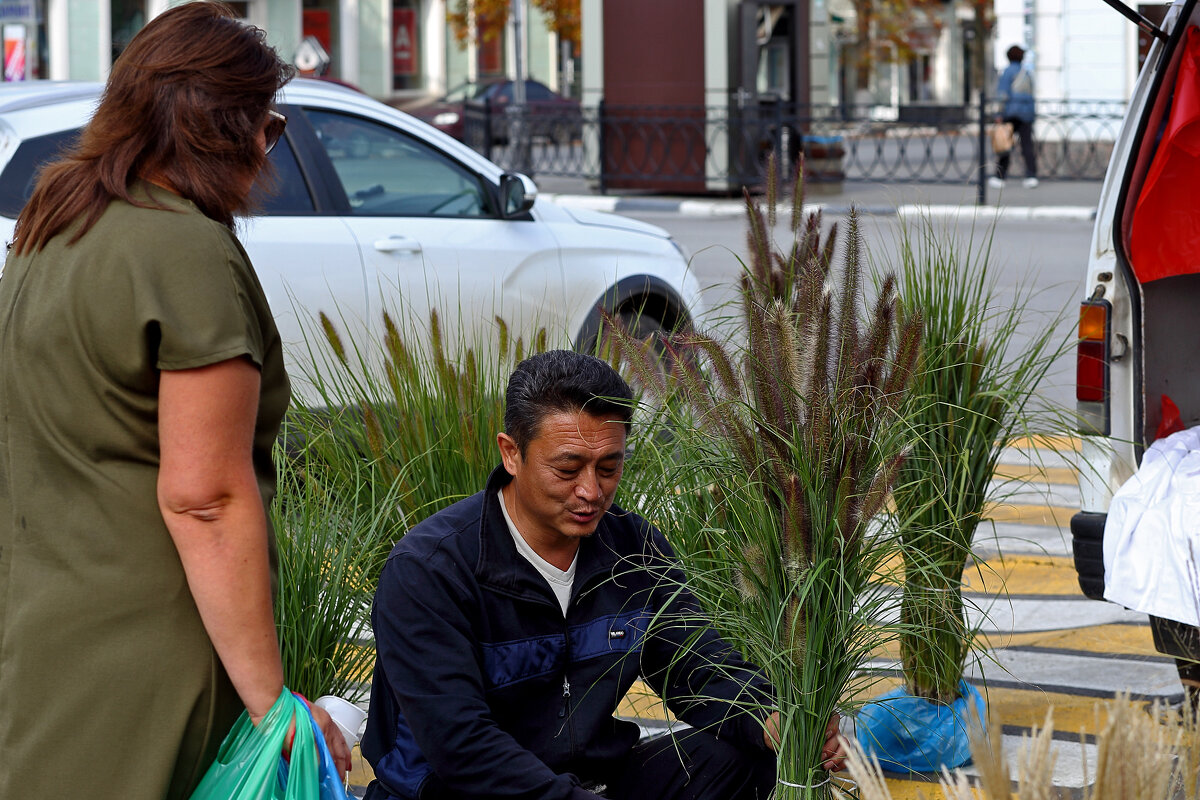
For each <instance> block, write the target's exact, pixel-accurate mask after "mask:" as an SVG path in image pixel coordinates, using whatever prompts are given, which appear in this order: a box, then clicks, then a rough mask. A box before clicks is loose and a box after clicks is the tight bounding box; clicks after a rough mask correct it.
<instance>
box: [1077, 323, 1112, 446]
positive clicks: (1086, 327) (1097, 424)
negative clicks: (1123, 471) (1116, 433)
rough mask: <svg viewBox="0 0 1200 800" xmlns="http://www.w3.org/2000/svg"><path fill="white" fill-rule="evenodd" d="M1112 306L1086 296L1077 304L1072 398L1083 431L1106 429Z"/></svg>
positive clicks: (1106, 430)
mask: <svg viewBox="0 0 1200 800" xmlns="http://www.w3.org/2000/svg"><path fill="white" fill-rule="evenodd" d="M1111 312H1112V306H1111V305H1110V304H1109V302H1108V301H1107V300H1085V301H1084V302H1083V303H1081V304H1080V306H1079V343H1078V345H1077V348H1076V352H1075V399H1076V401H1077V402H1078V406H1079V417H1080V426H1081V428H1082V430H1083V431H1084V432H1085V433H1100V434H1105V435H1107V433H1108V392H1109V375H1108V367H1109V353H1110V351H1109V343H1110V342H1111V340H1112V337H1111V333H1112V328H1111V316H1112V313H1111Z"/></svg>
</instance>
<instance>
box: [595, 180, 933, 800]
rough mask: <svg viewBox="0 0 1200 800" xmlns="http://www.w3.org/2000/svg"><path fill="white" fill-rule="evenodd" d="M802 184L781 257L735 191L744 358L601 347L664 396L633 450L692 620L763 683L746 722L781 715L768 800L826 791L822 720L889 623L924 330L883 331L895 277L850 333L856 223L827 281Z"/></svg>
mask: <svg viewBox="0 0 1200 800" xmlns="http://www.w3.org/2000/svg"><path fill="white" fill-rule="evenodd" d="M768 174H774V170H773V169H772V170H770V171H769V173H768ZM802 188H803V187H802V184H801V183H800V180H799V176H798V179H797V184H796V191H795V194H794V199H793V207H792V221H791V230H792V233H793V238H794V241H793V242H792V244H791V246H790V247H788V248H787V249H785V250H782V251H779V250H776V249H775V248H774V246H773V242H772V241H771V239H770V236H771V234H770V231H771V230H772V229H773V228H774V225H775V203H776V188H775V185H774V183H773V182H772V183H771V184H770V185H769V186H768V191H767V196H766V210H765V211H764V209H763V208H762V207H761V206H760V205H759V204H757V203H755V202H753V201H751V200H750V198H749V197H748V196H747V207H748V214H749V220H750V252H751V261H750V263H749V265H748V266H747V269H746V271H745V274H744V276H743V278H742V282H741V292H740V301H741V309H742V312H743V318H744V320H745V324H746V331H747V337H746V342H745V344H744V345H742V346H739V347H734V346H732V345H729V344H724V343H722V342H719V341H718V340H716V339H715V338H713V337H711V336H706V335H704V334H702V333H690V334H686V333H685V334H682V335H677V336H674V337H672V338H671V339H670V341H669V342H668V345H667V348H668V350H669V355H670V359H671V364H672V369H673V373H672V376H671V380H670V381H665V380H663V377H662V374H661V372H660V370H659V364H658V363H657V362H655V361H654V360H653V358H652V351H651V350H648V349H645V348H641V347H638V346H637V345H638V342H637V341H636V340H635V339H633V338H632V337H629V336H625V335H622V333H621V332H620V330H619V329H618V326H616V325H615V324H614V326H613V327H614V332H613V334H612V335H613V336H614V337H615V338H616V340H617V341H618V343H619V344H621V346H622V347H623V349H624V352H625V354H626V357H627V358H628V360H629V361H630V362H631V366H632V370H633V372H634V374H636V375H638V376H639V380H640V381H641V383H642V384H643V385H644V386H646V387H647V388H648V389H650V390H651V391H652V392H653V393H655V394H656V395H658V397H659V398H660V399H666V400H668V401H669V402H666V403H661V404H660V405H659V406H658V408H659V409H660V410H661V411H662V412H663V414H664V416H666V417H669V421H668V424H669V425H670V427H671V432H672V436H671V437H670V438H669V439H668V440H666V444H665V445H664V446H663V448H662V449H661V451H659V452H660V454H661V456H662V457H661V458H660V459H658V461H657V462H656V463H657V472H656V471H655V468H654V467H653V466H652V465H650V464H648V463H647V462H650V461H651V460H652V459H651V454H652V453H653V452H655V451H654V450H653V448H652V447H650V446H649V443H653V442H655V441H658V440H655V439H654V438H653V437H642V439H641V442H642V448H643V451H642V452H637V453H635V454H634V462H635V463H637V462H640V468H641V470H642V475H641V483H642V485H643V486H645V487H646V489H647V491H646V493H645V494H644V495H643V498H644V500H643V502H644V507H645V509H646V511H647V516H649V517H650V518H651V519H652V520H653V521H655V522H656V523H657V524H659V525H661V526H662V528H663V530H664V532H665V533H666V535H667V537H668V539H669V540H671V541H672V544H673V545H674V546H675V547H676V548H677V550H678V556H679V559H680V562H681V565H682V571H683V573H684V575H685V578H686V584H687V587H688V589H689V590H690V591H691V592H692V593H693V594H694V595H695V596H696V597H697V598H698V600H699V605H700V606H701V609H702V612H703V617H704V619H705V620H711V622H712V624H713V625H714V626H715V627H716V629H717V630H718V631H719V632H720V633H721V634H722V635H723V636H724V637H725V638H726V639H727V641H729V642H730V643H731V644H732V645H733V646H735V647H736V648H737V649H738V650H739V651H740V652H741V653H742V654H743V655H744V656H745V657H746V658H747V659H748V660H750V661H752V662H754V663H755V664H757V665H759V666H760V667H761V669H762V671H763V673H764V674H765V676H766V677H767V678H768V680H769V681H770V683H771V685H772V687H773V690H774V697H773V698H772V699H771V702H770V708H765V709H760V714H761V715H762V716H765V714H766V711H768V710H772V709H777V710H778V711H779V712H780V716H781V725H780V737H779V747H778V750H779V759H778V779H779V784H778V788H777V793H776V796H777V797H780V798H784V797H786V798H806V799H810V798H827V797H830V796H831V794H830V792H831V786H832V784H831V782H830V777H829V776H828V775H827V774H826V773H825V771H824V769H823V768H822V766H821V758H820V753H821V748H822V745H823V743H824V739H825V727H826V723H827V722H828V720H829V719H830V716H831V715H832V714H833V713H834V712H835V711H837V710H838V708H839V707H840V705H841V704H842V703H843V702H844V701H845V699H846V697H847V695H848V690H849V688H850V685H851V683H852V681H853V680H854V679H855V676H856V675H858V674H860V673H859V670H860V668H861V667H862V666H863V665H864V664H865V663H866V661H868V660H869V659H870V658H871V656H872V654H873V653H874V652H875V651H876V650H877V649H878V647H879V646H880V645H881V644H883V643H884V642H886V641H887V639H888V638H889V637H891V636H894V635H895V633H896V627H895V626H894V625H887V624H885V623H883V622H881V621H880V620H883V619H888V618H894V615H889V613H887V609H886V608H885V606H886V605H887V604H888V603H892V602H894V597H895V595H894V593H893V592H889V591H888V590H887V588H886V587H884V586H882V585H881V582H880V581H879V577H880V575H881V574H883V573H884V572H886V569H887V565H888V564H890V563H893V561H894V556H895V555H896V552H897V548H898V546H899V541H898V539H897V538H896V537H895V536H894V535H890V534H889V533H888V532H887V530H886V529H885V528H884V527H883V526H881V525H873V524H872V523H873V521H874V520H875V519H876V515H877V513H878V512H879V511H880V510H881V509H882V508H883V506H884V502H885V500H886V498H887V496H888V492H889V490H890V488H891V486H892V483H893V481H894V480H895V478H896V475H897V474H898V472H899V470H900V468H901V465H902V463H903V461H904V451H905V447H906V444H907V439H906V426H905V425H904V424H903V420H902V418H901V415H900V409H901V408H902V407H903V405H904V403H905V398H906V395H907V392H908V387H909V384H910V382H911V378H912V371H913V368H914V367H915V364H916V358H917V352H918V348H919V343H920V335H921V324H920V321H919V319H917V318H916V317H909V318H908V319H907V320H906V321H905V322H904V323H903V324H899V323H898V322H897V308H896V303H897V298H896V292H895V286H894V284H893V283H892V281H891V280H885V281H884V283H883V285H882V286H881V287H880V289H879V292H878V296H877V298H876V300H875V301H874V304H873V306H872V308H871V310H870V313H868V314H865V320H864V318H863V317H864V311H863V309H862V305H861V304H862V298H861V292H862V286H861V270H860V244H859V240H858V231H857V218H856V217H855V216H854V215H851V218H850V220H849V231H848V236H847V237H846V251H845V257H844V259H843V264H842V269H841V271H840V274H839V273H838V270H836V269H835V268H833V266H832V264H833V256H834V244H835V241H836V230H834V231H831V232H830V234H829V236H828V239H827V240H825V241H824V242H822V236H821V218H820V215H819V213H818V214H806V213H805V212H804V211H803V205H802V203H803V193H802ZM631 466H632V465H631ZM650 476H654V477H653V478H651V477H650ZM663 487H670V488H669V489H668V490H666V491H664V489H663Z"/></svg>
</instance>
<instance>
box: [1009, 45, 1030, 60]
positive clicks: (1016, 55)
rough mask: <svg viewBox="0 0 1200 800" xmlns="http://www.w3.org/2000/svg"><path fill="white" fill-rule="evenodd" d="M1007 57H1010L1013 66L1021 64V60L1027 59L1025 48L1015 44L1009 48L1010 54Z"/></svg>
mask: <svg viewBox="0 0 1200 800" xmlns="http://www.w3.org/2000/svg"><path fill="white" fill-rule="evenodd" d="M1005 55H1007V56H1008V60H1009V61H1010V62H1012V63H1013V64H1019V63H1021V59H1023V58H1024V57H1025V48H1023V47H1021V45H1019V44H1014V45H1013V46H1012V47H1010V48H1008V52H1007V53H1006V54H1005Z"/></svg>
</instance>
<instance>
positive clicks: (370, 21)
mask: <svg viewBox="0 0 1200 800" xmlns="http://www.w3.org/2000/svg"><path fill="white" fill-rule="evenodd" d="M185 1H186V0H0V32H2V33H3V36H4V46H5V50H4V53H5V74H4V79H5V80H29V79H36V78H50V79H53V80H104V79H105V78H106V77H107V75H108V72H109V69H110V68H111V66H112V62H113V59H114V58H115V57H116V56H117V55H118V54H120V52H121V50H122V49H123V48H124V46H125V45H126V44H127V43H128V42H129V40H130V38H131V37H132V36H133V35H134V34H135V33H137V31H138V30H139V29H140V28H141V27H142V25H144V24H145V23H146V20H149V19H152V18H153V17H154V16H156V15H157V14H160V13H162V12H163V11H164V10H166V9H167V8H169V7H171V6H173V5H178V4H179V3H180V2H185ZM446 3H447V0H235V1H234V2H230V3H229V5H231V6H232V7H233V8H234V10H235V11H236V12H237V13H238V14H239V15H240V16H241V17H243V18H244V19H245V20H246V21H248V22H250V23H252V24H254V25H257V26H259V27H261V28H263V29H264V30H265V31H266V32H267V37H268V39H269V41H270V42H271V44H272V45H274V46H275V47H276V48H277V49H278V50H279V52H280V54H281V55H283V56H284V57H285V58H287V59H291V58H292V57H293V56H294V54H295V53H296V52H297V48H299V47H300V44H301V42H302V41H303V40H304V39H305V37H313V38H314V39H315V40H316V41H317V42H319V43H320V45H321V49H323V50H324V51H325V52H326V53H327V54H328V56H329V66H328V71H327V73H326V74H328V75H329V76H330V77H333V78H337V79H339V80H343V81H346V82H348V83H352V84H354V85H356V86H358V87H360V88H361V89H362V90H363V91H364V92H366V93H367V94H370V95H372V96H374V97H378V98H380V99H384V100H403V99H405V98H408V97H413V96H419V95H424V94H430V93H433V94H441V93H444V92H445V91H446V90H447V89H449V88H452V87H454V86H456V85H458V84H459V83H462V82H464V81H466V80H474V79H477V78H481V77H482V78H486V77H491V76H501V75H512V74H513V72H514V62H515V55H516V54H515V52H514V50H513V47H512V45H511V43H512V41H513V35H512V23H511V21H510V23H509V29H508V34H507V35H506V36H503V37H498V38H495V39H493V40H491V41H489V42H486V43H482V44H477V43H475V42H472V41H469V42H468V43H467V44H466V46H465V47H460V46H459V44H458V43H457V42H456V41H455V39H454V36H453V34H452V32H451V30H450V27H449V25H448V24H447V21H446V14H447V8H446ZM527 20H528V24H527V26H526V31H525V33H526V35H525V36H524V37H522V38H523V39H524V40H525V43H524V50H523V53H524V55H525V56H526V59H525V64H526V65H527V73H528V75H529V77H531V78H534V79H537V80H540V81H542V82H543V83H545V84H547V85H548V86H550V87H551V88H553V89H556V90H557V89H559V88H560V87H561V88H567V87H565V86H562V84H563V83H564V78H563V73H564V72H567V74H568V75H569V70H564V69H563V68H562V59H561V55H560V54H561V48H560V47H559V43H558V42H557V39H556V37H555V36H554V34H552V33H550V32H549V31H548V30H547V27H546V22H545V19H544V18H543V17H542V16H541V15H540V14H538V12H537V11H536V9H530V13H529V14H528V15H527Z"/></svg>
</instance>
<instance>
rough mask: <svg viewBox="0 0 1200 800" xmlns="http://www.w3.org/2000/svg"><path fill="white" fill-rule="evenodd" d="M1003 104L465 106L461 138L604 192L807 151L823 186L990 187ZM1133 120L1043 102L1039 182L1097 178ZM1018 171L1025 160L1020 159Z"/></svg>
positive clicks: (1120, 113) (527, 168) (740, 168)
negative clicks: (996, 122)
mask: <svg viewBox="0 0 1200 800" xmlns="http://www.w3.org/2000/svg"><path fill="white" fill-rule="evenodd" d="M997 109H998V107H997V106H996V105H995V104H993V103H991V102H990V101H988V100H986V99H983V100H981V102H980V103H979V104H978V105H971V106H928V105H914V106H901V107H899V108H888V107H878V106H861V107H838V106H834V107H822V106H798V105H795V104H785V103H778V102H772V103H763V104H760V105H755V106H747V107H745V108H740V109H739V108H736V107H727V106H708V107H705V106H691V107H686V106H671V107H665V106H618V105H611V104H605V103H601V104H600V105H598V106H595V107H585V108H581V109H578V110H576V109H567V110H566V111H563V110H561V109H559V110H554V111H547V110H542V109H535V110H534V111H532V112H527V113H526V114H524V115H517V114H513V113H512V110H511V109H509V110H507V111H506V112H505V111H497V110H494V109H493V108H491V107H489V106H487V105H483V104H479V105H468V107H467V109H466V115H465V133H464V139H465V140H466V142H467V144H469V145H470V146H472V147H473V148H474V149H476V150H478V151H479V152H481V153H483V154H484V155H485V156H487V157H488V158H490V159H491V160H492V161H495V162H496V163H497V164H500V165H501V166H502V167H505V168H506V169H513V170H518V171H523V172H527V173H529V174H533V175H539V176H556V177H575V178H584V179H588V180H591V181H595V182H597V183H598V184H599V186H600V188H601V190H602V191H606V190H609V189H623V188H644V189H650V190H655V189H657V190H660V191H723V190H727V191H736V190H738V189H739V188H740V187H741V186H747V185H751V186H752V185H756V184H758V183H760V182H761V181H762V178H763V169H764V165H765V163H766V156H767V154H768V153H770V152H771V151H772V150H775V151H776V152H779V153H781V154H783V166H784V168H786V169H794V167H795V165H796V164H797V163H798V162H799V159H800V156H801V154H803V155H804V162H805V165H806V171H807V173H808V177H809V179H810V180H814V181H842V180H846V181H887V182H909V183H964V182H977V181H981V180H982V179H983V177H985V176H986V175H987V174H989V172H990V169H991V167H990V164H991V162H992V161H993V160H994V155H993V154H992V153H991V151H990V145H989V143H988V137H987V136H985V135H983V134H984V133H985V130H986V128H987V127H988V126H989V125H990V124H991V123H992V121H993V119H994V116H995V113H996V110H997ZM1124 114H1125V104H1124V103H1122V102H1116V101H1090V102H1089V101H1083V102H1081V101H1070V102H1062V101H1050V102H1039V103H1038V106H1037V119H1036V121H1035V123H1034V139H1035V142H1036V148H1037V155H1038V177H1039V178H1040V179H1042V180H1099V179H1101V178H1102V177H1103V175H1104V170H1105V168H1106V167H1107V165H1108V160H1109V156H1110V155H1111V153H1112V146H1113V142H1114V141H1115V139H1116V136H1117V132H1118V131H1119V129H1120V126H1121V120H1122V118H1123V117H1124ZM1017 161H1018V163H1019V161H1020V158H1019V156H1018V157H1017Z"/></svg>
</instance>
